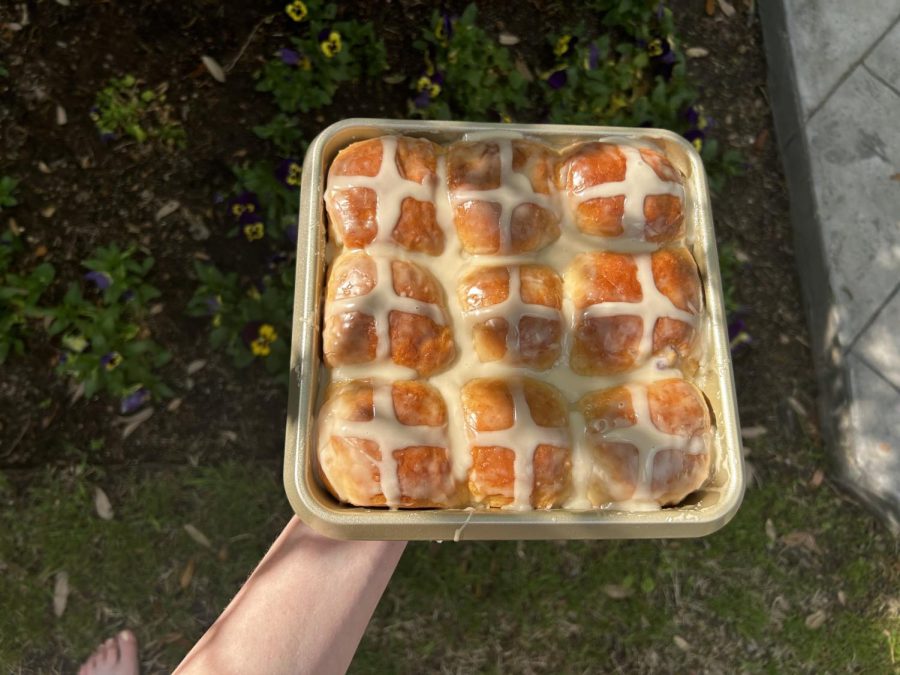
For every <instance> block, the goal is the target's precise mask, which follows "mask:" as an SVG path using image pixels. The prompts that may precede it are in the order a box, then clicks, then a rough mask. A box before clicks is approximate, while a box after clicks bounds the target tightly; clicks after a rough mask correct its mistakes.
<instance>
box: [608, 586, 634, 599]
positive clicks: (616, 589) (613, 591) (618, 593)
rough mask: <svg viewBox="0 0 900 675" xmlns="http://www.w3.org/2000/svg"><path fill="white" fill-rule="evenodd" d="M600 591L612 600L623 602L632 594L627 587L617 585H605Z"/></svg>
mask: <svg viewBox="0 0 900 675" xmlns="http://www.w3.org/2000/svg"><path fill="white" fill-rule="evenodd" d="M601 590H602V591H603V592H604V593H606V595H607V596H609V597H610V598H612V599H613V600H624V599H625V598H627V597H628V596H630V595H631V594H632V593H633V592H634V591H632V590H631V589H630V588H628V587H627V586H620V585H618V584H606V585H605V586H603V587H602V588H601Z"/></svg>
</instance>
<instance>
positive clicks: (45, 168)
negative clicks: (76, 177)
mask: <svg viewBox="0 0 900 675" xmlns="http://www.w3.org/2000/svg"><path fill="white" fill-rule="evenodd" d="M37 168H38V171H40V172H41V173H44V174H48V173H53V169H51V168H50V167H49V166H47V162H38V163H37Z"/></svg>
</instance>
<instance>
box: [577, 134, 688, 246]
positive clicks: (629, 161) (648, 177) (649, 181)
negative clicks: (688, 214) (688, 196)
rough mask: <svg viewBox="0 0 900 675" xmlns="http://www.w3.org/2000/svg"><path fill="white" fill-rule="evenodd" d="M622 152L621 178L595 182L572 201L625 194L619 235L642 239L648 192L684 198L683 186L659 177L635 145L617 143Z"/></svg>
mask: <svg viewBox="0 0 900 675" xmlns="http://www.w3.org/2000/svg"><path fill="white" fill-rule="evenodd" d="M616 147H617V149H618V150H619V152H621V153H622V154H623V155H625V180H622V181H615V182H611V183H598V184H597V185H592V186H591V187H588V188H584V189H583V190H581V191H580V192H576V194H575V205H576V207H577V206H578V205H579V204H582V203H584V202H586V201H588V200H591V199H598V198H600V197H618V196H620V195H625V212H624V213H623V215H622V236H624V237H629V238H632V239H638V240H640V241H644V240H645V238H644V234H645V233H644V226H645V225H646V222H647V219H646V218H645V217H644V200H645V199H646V198H647V197H649V196H651V195H675V196H676V197H679V198H680V199H681V200H682V203H683V202H684V187H683V186H682V185H681V184H680V183H676V182H674V181H667V180H662V179H661V178H660V177H659V176H657V175H656V172H655V171H654V170H653V167H652V166H650V165H649V164H648V163H647V162H646V161H644V158H643V157H642V156H641V152H640V150H639V149H638V148H635V147H633V146H630V145H617V146H616Z"/></svg>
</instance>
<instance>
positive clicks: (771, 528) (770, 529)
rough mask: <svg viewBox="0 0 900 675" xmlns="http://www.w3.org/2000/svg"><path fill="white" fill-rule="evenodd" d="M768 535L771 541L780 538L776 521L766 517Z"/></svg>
mask: <svg viewBox="0 0 900 675" xmlns="http://www.w3.org/2000/svg"><path fill="white" fill-rule="evenodd" d="M766 536H767V537H768V538H769V541H775V540H776V539H777V538H778V533H777V532H775V523H773V522H772V519H771V518H766Z"/></svg>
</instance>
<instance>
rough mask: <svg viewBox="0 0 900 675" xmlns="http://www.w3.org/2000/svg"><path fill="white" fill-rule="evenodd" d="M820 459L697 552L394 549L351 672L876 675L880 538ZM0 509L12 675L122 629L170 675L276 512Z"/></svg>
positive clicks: (571, 545) (110, 479)
mask: <svg viewBox="0 0 900 675" xmlns="http://www.w3.org/2000/svg"><path fill="white" fill-rule="evenodd" d="M821 459H822V458H821V456H820V451H819V450H818V449H816V448H815V447H811V446H809V445H808V444H807V445H805V446H802V447H801V448H800V449H797V450H795V452H794V464H795V466H796V470H794V471H780V472H778V473H775V472H767V473H769V474H770V475H766V476H764V477H763V478H761V480H760V481H759V482H758V483H757V484H754V485H753V486H752V487H751V488H750V490H749V491H748V493H747V496H746V499H745V502H744V505H743V506H742V508H741V510H740V511H739V513H738V515H737V517H736V518H735V520H734V521H733V522H732V523H731V524H730V525H728V526H727V527H726V528H725V529H724V530H722V531H721V532H719V533H717V534H714V535H712V536H710V537H707V538H705V539H700V540H683V541H633V542H629V541H620V542H552V541H551V542H521V543H520V542H496V543H475V542H463V543H460V544H453V543H450V542H445V543H443V544H437V543H413V544H410V545H409V547H408V549H407V551H406V553H405V555H404V557H403V559H402V561H401V563H400V567H399V569H398V571H397V574H396V575H395V577H394V578H393V580H392V582H391V584H390V586H389V588H388V591H387V593H386V595H385V597H384V599H383V600H382V602H381V604H380V606H379V608H378V610H377V612H376V615H375V617H374V619H373V621H372V623H371V625H370V626H369V630H368V632H367V634H366V636H365V638H364V640H363V643H362V645H361V647H360V650H359V652H358V654H357V656H356V660H355V661H354V664H353V668H352V670H353V671H354V672H359V673H385V672H402V673H415V672H441V671H452V672H617V671H621V672H628V673H633V672H688V671H698V672H699V671H710V672H717V671H728V672H735V671H746V672H786V671H792V672H838V671H840V672H843V671H855V672H865V673H881V672H884V673H888V672H893V671H895V670H896V668H897V663H896V660H897V659H898V658H900V644H898V643H900V618H898V615H897V612H898V609H900V599H898V597H897V588H898V580H900V579H898V578H900V566H898V557H897V547H896V543H895V542H894V541H893V539H891V538H890V537H889V536H888V535H887V534H886V533H885V531H884V530H883V529H882V528H881V526H880V525H878V524H877V523H876V522H875V521H874V520H873V519H872V518H870V517H869V516H868V514H866V513H864V512H863V511H862V510H861V509H860V508H858V507H857V506H856V505H855V504H853V503H852V502H850V501H848V500H847V499H846V498H845V497H843V496H842V494H841V493H839V492H838V491H837V490H836V489H835V488H834V487H833V486H832V485H831V484H830V483H829V482H828V481H827V480H826V481H824V482H822V483H821V484H819V485H818V486H816V485H814V484H811V483H810V477H811V476H812V475H813V473H814V470H815V468H816V467H817V466H818V465H819V463H820V462H821ZM760 483H761V484H760ZM813 483H815V481H813ZM98 486H100V487H102V489H104V491H105V492H107V493H108V496H109V499H110V502H111V504H112V508H113V512H114V513H113V517H112V519H111V520H103V519H101V518H100V517H99V516H98V515H97V511H96V507H95V504H94V500H95V488H96V487H98ZM2 495H3V499H4V503H5V506H7V507H11V506H12V507H14V508H6V509H5V510H4V512H3V516H2V521H0V561H3V563H2V564H3V566H4V569H3V576H2V581H0V606H3V607H5V608H10V609H9V610H8V611H5V612H3V613H0V663H3V664H5V665H7V666H10V667H11V668H12V669H13V670H15V669H16V668H17V667H19V668H21V669H23V670H25V671H28V670H30V668H31V667H32V666H35V665H37V664H40V668H41V669H46V668H49V667H52V666H56V667H57V668H59V669H69V668H71V667H72V666H73V665H75V663H76V662H77V660H78V659H80V658H83V657H84V656H85V655H86V654H88V653H89V651H90V649H91V648H92V647H93V645H94V644H95V643H96V642H97V641H99V640H100V639H101V638H102V637H103V636H105V635H106V634H107V633H109V632H112V631H114V630H116V629H118V628H121V627H123V626H126V625H127V626H131V627H133V628H135V629H136V630H137V633H138V637H139V639H140V640H141V643H142V661H143V664H144V667H145V670H146V671H147V672H164V671H167V670H170V669H171V668H172V667H174V665H175V664H176V663H177V661H178V659H179V658H180V657H181V656H182V655H183V654H184V653H185V652H186V651H187V649H188V648H189V647H190V645H192V644H193V642H194V641H195V640H196V639H197V638H198V637H199V636H200V635H201V634H202V633H203V631H204V630H205V628H206V627H207V626H208V624H209V623H210V622H211V621H212V620H213V619H214V618H215V617H216V616H217V614H218V612H219V611H220V610H221V609H222V608H223V607H224V605H225V604H226V603H227V602H228V600H229V599H230V598H231V596H232V595H233V594H234V593H235V592H236V591H237V589H238V588H239V586H240V584H241V582H242V581H243V579H244V578H245V577H246V576H247V575H248V574H249V572H250V571H251V570H252V568H253V566H254V564H255V563H256V561H257V560H258V559H259V557H260V556H261V555H262V554H263V552H264V551H265V549H266V547H267V546H268V544H269V543H270V542H271V541H272V539H273V538H274V536H275V535H276V534H277V532H278V530H279V528H280V526H281V524H282V523H283V522H284V521H285V520H286V519H287V518H288V516H289V511H288V507H287V505H286V503H285V502H284V500H283V498H282V497H281V494H280V489H279V473H278V469H277V467H275V466H274V465H273V466H262V467H260V465H259V464H255V465H253V466H247V465H241V464H237V463H229V464H226V465H224V466H220V467H217V468H204V467H200V468H179V469H157V470H142V471H140V472H139V473H136V472H134V471H125V472H123V473H116V472H113V471H107V472H105V473H101V472H99V471H98V470H96V469H89V468H81V469H76V470H72V471H48V472H47V474H46V475H45V477H44V478H43V479H42V480H40V481H38V482H37V483H36V484H32V485H31V486H30V487H28V488H27V489H25V490H19V489H17V488H16V486H15V484H14V481H11V480H6V481H5V482H4V483H3V487H2ZM185 525H192V526H193V527H194V528H196V530H197V531H199V532H200V533H201V535H202V536H201V537H198V536H197V535H196V534H194V536H193V537H192V536H191V534H189V532H188V531H187V530H186V529H185ZM203 537H205V538H206V539H207V540H208V546H207V545H205V542H203V543H201V542H198V541H197V539H200V540H201V541H202V540H203ZM60 572H66V573H67V574H68V580H69V588H70V591H69V595H68V599H67V603H66V607H65V611H64V613H63V614H62V616H61V617H59V618H57V617H56V616H55V615H54V611H53V595H54V587H55V584H56V579H57V575H58V573H60ZM301 611H302V610H301Z"/></svg>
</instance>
